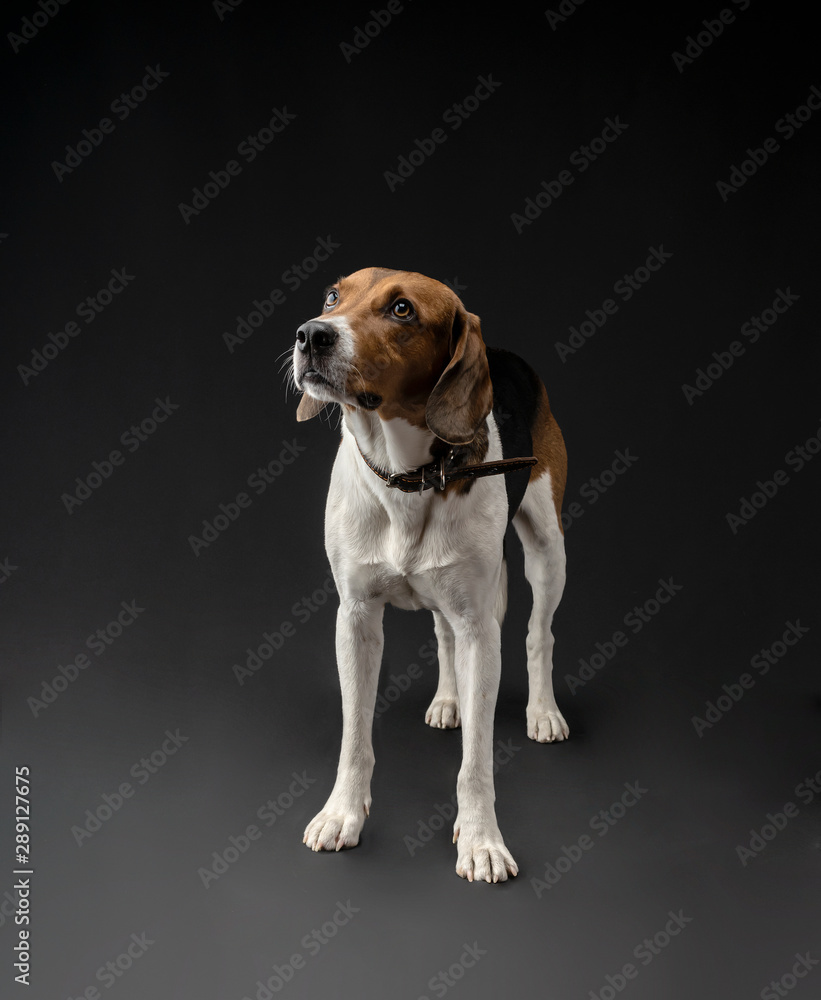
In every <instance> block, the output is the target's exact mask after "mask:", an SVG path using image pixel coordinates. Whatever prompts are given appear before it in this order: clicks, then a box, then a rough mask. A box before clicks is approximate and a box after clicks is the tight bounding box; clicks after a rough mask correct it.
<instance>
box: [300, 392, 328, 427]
mask: <svg viewBox="0 0 821 1000" xmlns="http://www.w3.org/2000/svg"><path fill="white" fill-rule="evenodd" d="M327 405H328V404H327V402H325V401H324V400H321V399H314V397H313V396H311V395H309V394H308V393H307V392H303V393H302V399H300V401H299V406H298V407H297V410H296V418H297V420H299V421H302V420H310V419H311V417H315V416H316V415H317V413H321V412H322V411H323V410H324V409H325V407H326V406H327Z"/></svg>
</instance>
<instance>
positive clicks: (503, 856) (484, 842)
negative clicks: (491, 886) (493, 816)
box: [453, 819, 519, 882]
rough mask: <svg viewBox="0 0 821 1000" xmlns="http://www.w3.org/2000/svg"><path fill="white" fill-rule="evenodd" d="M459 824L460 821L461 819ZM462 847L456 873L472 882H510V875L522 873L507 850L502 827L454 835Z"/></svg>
mask: <svg viewBox="0 0 821 1000" xmlns="http://www.w3.org/2000/svg"><path fill="white" fill-rule="evenodd" d="M457 823H458V819H457ZM453 839H454V842H457V843H458V845H459V854H458V857H457V859H456V874H457V875H459V876H461V878H466V879H467V880H468V882H481V881H484V882H506V881H507V879H508V876H516V875H518V874H519V866H518V865H517V864H516V862H515V861H514V860H513V858H512V856H511V854H510V851H508V849H507V848H506V847H505V842H504V841H503V840H502V835H501V833H499V830H498V828H493V827H481V828H476V829H474V830H472V831H471V830H468V829H467V828H465V829H462V830H460V829H459V827H458V826H457V827H456V828H455V829H454V833H453Z"/></svg>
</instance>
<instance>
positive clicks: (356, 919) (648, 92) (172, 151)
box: [0, 0, 821, 1000]
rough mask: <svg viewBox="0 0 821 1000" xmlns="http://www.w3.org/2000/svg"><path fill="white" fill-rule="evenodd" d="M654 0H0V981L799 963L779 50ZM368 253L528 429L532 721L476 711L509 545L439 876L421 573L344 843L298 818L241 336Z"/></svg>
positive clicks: (278, 624)
mask: <svg viewBox="0 0 821 1000" xmlns="http://www.w3.org/2000/svg"><path fill="white" fill-rule="evenodd" d="M12 6H14V7H15V9H12ZM683 7H684V5H680V6H679V7H677V8H676V9H675V10H674V11H664V10H663V9H662V5H654V6H652V7H648V8H642V7H636V6H634V5H630V7H629V9H628V8H626V7H625V6H623V5H615V4H613V5H605V4H601V3H599V4H596V3H593V2H590V3H586V4H583V5H580V6H578V7H574V6H573V5H572V4H571V3H569V2H568V0H564V2H563V3H562V4H561V5H559V4H554V5H553V7H552V10H548V11H546V10H545V8H543V7H536V6H530V5H519V6H511V7H507V8H504V9H493V10H492V12H491V13H488V12H487V11H486V12H485V13H482V12H481V11H479V10H478V9H467V8H465V9H464V10H462V9H451V8H449V7H447V6H445V5H440V6H438V7H436V8H432V7H429V6H426V5H423V4H417V3H410V2H405V3H402V4H399V3H397V2H396V0H394V2H393V3H392V4H391V6H390V9H387V8H385V7H382V6H381V5H379V6H377V7H376V8H375V10H376V14H374V13H373V12H372V11H371V8H370V7H368V6H367V5H364V6H362V7H361V8H360V7H347V8H339V7H337V8H334V10H332V11H329V10H324V9H323V10H320V9H317V8H315V7H314V6H309V5H302V6H300V7H296V8H293V9H290V8H281V7H276V8H274V7H273V5H271V6H266V5H264V4H262V3H259V2H254V0H246V2H244V3H239V4H238V5H236V6H233V5H230V4H227V3H226V4H216V5H212V4H210V3H207V2H202V3H199V4H196V5H194V4H191V5H186V6H178V5H166V6H151V5H145V4H138V3H119V4H109V5H102V4H96V5H95V4H88V3H86V4H83V3H81V2H80V0H73V2H71V3H66V4H64V5H61V4H59V3H58V0H53V2H52V0H44V2H43V3H41V4H39V5H36V4H35V3H34V2H33V0H32V2H30V3H28V4H22V5H8V6H7V7H6V9H5V12H4V15H3V30H4V33H6V35H7V38H6V40H5V51H4V53H3V55H2V64H3V69H4V71H5V72H6V74H7V81H8V82H7V85H6V87H5V88H4V90H3V98H2V100H3V119H4V123H5V146H4V154H3V160H2V170H3V185H2V186H3V194H4V208H3V211H2V217H1V218H0V229H2V231H3V232H2V237H0V239H2V246H1V247H0V252H2V268H3V279H4V292H3V342H2V343H3V362H2V368H1V369H0V380H2V400H3V404H4V421H3V424H4V431H5V434H4V439H5V443H4V451H3V481H4V490H3V520H2V524H3V534H2V547H0V559H2V560H4V561H3V563H2V568H0V577H2V584H0V608H2V616H3V629H2V654H3V668H2V669H3V681H4V685H3V714H2V752H3V763H2V771H0V774H2V783H0V816H2V823H1V824H0V955H2V958H0V980H2V983H3V992H4V995H10V996H16V995H18V994H19V995H21V996H26V995H27V996H33V997H38V998H44V1000H45V998H47V997H60V998H63V997H72V998H75V997H81V996H87V997H89V998H94V997H95V996H97V995H99V996H108V995H109V991H110V995H111V996H112V997H116V998H117V1000H126V998H131V997H134V998H145V997H152V998H153V997H161V998H178V997H189V996H190V997H198V998H202V1000H212V998H213V1000H218V998H219V1000H232V998H236V1000H240V998H243V997H248V998H258V1000H264V998H265V997H268V996H272V995H280V994H281V995H283V996H293V997H314V996H318V995H328V996H342V997H374V998H376V997H378V998H382V997H386V996H391V997H393V996H402V997H409V998H414V1000H415V998H417V997H432V996H444V995H445V994H446V993H449V992H450V991H453V996H465V997H468V996H469V997H475V998H484V997H496V996H499V995H501V994H502V993H510V994H512V995H524V994H525V992H526V991H527V993H528V994H530V995H534V994H535V995H540V996H549V997H557V998H562V1000H564V998H572V997H583V998H587V997H589V996H591V995H592V996H593V997H597V996H598V997H600V998H602V1000H608V998H612V997H615V996H616V995H621V994H622V993H624V995H625V996H630V997H635V998H636V1000H639V998H657V997H670V998H676V1000H677V998H689V997H692V996H695V995H698V996H704V997H711V998H712V997H716V998H719V997H721V998H724V997H734V998H735V997H738V998H743V997H758V996H759V995H760V996H762V997H767V996H775V995H782V994H781V993H779V992H777V990H782V991H784V990H792V989H793V988H794V989H795V992H794V994H792V993H791V995H795V996H796V997H809V996H812V995H817V991H818V988H819V986H818V984H819V982H821V971H818V969H816V968H815V967H814V966H813V964H812V963H813V962H814V961H815V957H816V956H817V955H818V950H817V949H818V948H819V939H818V922H817V913H816V914H815V916H814V915H813V905H812V904H813V899H814V894H817V888H818V882H817V874H818V865H817V857H818V847H819V843H821V841H819V823H818V814H817V805H818V794H817V792H816V789H818V788H819V785H818V784H817V783H815V779H814V778H813V776H816V775H818V770H819V767H821V758H819V749H818V742H817V732H818V730H817V725H818V712H819V694H818V682H817V679H816V675H815V673H814V670H813V668H814V666H815V663H816V662H817V655H818V630H819V625H818V616H817V589H818V588H817V586H815V584H816V580H817V550H816V548H815V544H814V543H815V541H816V536H817V531H816V526H815V525H816V517H815V516H814V515H816V512H817V486H818V473H819V470H820V469H821V458H815V457H814V456H815V455H816V454H817V452H818V449H819V431H820V430H821V428H819V421H820V420H821V414H820V413H819V410H818V405H817V403H818V394H817V388H816V386H817V379H818V368H817V365H818V351H817V346H816V343H817V322H816V317H817V295H818V291H817V273H818V254H817V232H818V221H817V214H816V213H817V208H818V182H817V178H818V157H817V153H818V148H819V145H818V137H819V129H821V111H819V107H821V96H819V94H821V74H819V72H818V65H817V60H813V58H812V54H813V46H812V30H811V28H810V25H809V23H808V22H806V21H802V17H803V15H802V14H801V13H800V10H799V5H790V4H780V5H777V6H771V7H770V8H767V7H766V6H765V5H763V4H758V3H755V4H744V3H729V2H728V4H727V7H726V11H727V13H725V14H723V15H722V10H721V8H720V7H719V5H718V4H714V5H710V4H704V5H702V4H691V5H688V6H687V8H686V9H683ZM389 15H390V17H389ZM380 22H381V23H380ZM813 30H814V29H813ZM365 42H367V44H364V43H365ZM676 53H678V55H676ZM816 87H817V88H819V89H813V88H816ZM455 105H458V106H461V110H459V108H458V107H454V106H455ZM788 115H791V116H793V117H792V118H787V116H788ZM457 126H458V127H457ZM437 129H438V130H439V131H438V132H437V131H436V130H437ZM84 130H85V131H84ZM254 144H256V147H257V148H255V145H254ZM411 168H412V169H411ZM370 265H380V266H387V267H395V268H407V269H412V270H417V271H421V272H423V273H426V274H429V275H431V276H433V277H437V278H439V279H441V280H446V281H448V282H449V283H450V284H451V285H452V286H453V287H454V288H456V289H457V290H458V291H459V294H460V295H461V296H462V298H463V300H464V302H465V303H466V305H467V307H468V308H469V309H470V310H471V311H473V312H476V313H478V314H479V315H480V316H481V318H482V324H483V332H484V336H485V339H486V341H487V342H488V343H490V344H495V345H499V346H505V347H507V348H509V349H512V350H514V351H517V352H518V353H521V354H522V355H524V356H525V357H527V358H528V360H529V361H530V362H531V363H532V364H533V365H534V366H535V367H536V368H537V369H538V370H539V371H540V373H541V375H542V376H543V378H544V380H545V382H546V384H547V387H548V391H549V393H550V397H551V401H552V405H553V408H554V411H555V413H556V415H557V417H558V420H559V423H560V425H561V426H562V429H563V432H564V435H565V438H566V441H567V446H568V451H569V456H570V479H569V483H568V490H567V494H566V497H565V511H566V512H567V513H566V516H565V522H566V524H567V525H568V527H567V532H566V542H567V550H568V585H567V589H566V592H565V597H564V601H563V603H562V605H561V607H560V609H559V612H558V614H557V617H556V623H555V633H556V688H557V697H558V699H559V702H560V705H561V706H562V708H563V710H564V712H565V715H566V717H567V719H568V721H569V724H570V726H571V730H572V733H571V738H570V740H569V741H568V742H567V743H564V744H561V745H555V746H543V745H537V744H535V743H532V742H530V741H529V740H527V738H526V735H525V731H524V704H525V698H526V671H525V655H524V635H525V630H526V622H527V617H528V614H529V593H528V590H527V586H526V584H525V583H524V581H523V579H522V577H521V557H520V555H519V554H518V553H517V550H516V546H515V545H511V546H510V547H509V548H510V552H511V600H510V611H509V615H508V619H507V621H506V625H505V632H504V668H503V679H502V690H501V695H500V702H499V707H498V710H497V717H496V733H495V739H496V740H497V741H499V751H498V761H499V768H498V774H497V809H498V813H499V817H500V824H501V827H502V830H503V833H504V834H505V837H506V841H507V844H508V846H509V847H510V849H511V851H512V853H513V855H514V857H515V858H516V860H517V862H518V863H519V866H520V869H521V874H520V876H519V878H518V879H516V880H513V881H511V882H509V883H507V884H505V885H503V886H493V887H491V886H487V885H485V884H475V885H468V884H467V883H466V882H464V881H462V880H461V879H459V878H457V876H456V875H455V874H454V871H453V868H454V864H455V859H456V854H455V848H454V847H453V846H452V845H451V844H450V834H449V829H448V828H449V821H448V818H447V817H449V816H450V813H451V804H450V803H451V796H452V794H453V792H454V790H455V776H456V772H457V770H458V766H459V756H460V736H459V733H458V732H441V731H433V730H430V729H428V728H427V727H426V726H425V725H424V722H423V714H424V710H425V707H426V705H427V703H428V701H429V700H430V698H431V696H432V693H433V690H434V689H435V684H436V674H435V663H434V664H432V663H431V660H432V655H431V649H432V647H431V645H430V640H431V637H432V627H431V625H432V623H431V621H430V618H429V616H427V615H410V614H408V613H405V612H399V611H393V610H389V612H388V613H386V645H385V656H384V664H383V674H382V679H381V684H380V692H381V699H382V700H381V701H380V705H381V707H382V711H381V712H380V714H379V717H378V719H377V721H376V724H375V733H374V743H375V749H376V755H377V767H376V772H375V777H374V789H373V799H374V805H373V809H372V815H371V818H370V819H369V821H368V822H367V824H366V826H365V830H364V834H363V838H362V842H361V844H360V846H359V847H358V848H357V849H356V850H353V851H345V852H342V853H341V854H337V855H319V854H313V853H310V852H309V851H308V850H307V849H306V848H305V847H304V846H303V845H302V843H301V838H302V831H303V829H304V827H305V824H306V823H307V821H308V820H309V819H310V818H311V817H312V816H313V814H314V813H315V812H316V811H317V810H318V809H319V808H320V806H321V805H322V803H323V802H324V800H325V797H326V795H327V793H328V791H329V789H330V787H331V784H332V781H333V774H334V768H335V764H336V754H337V750H338V741H339V732H340V711H339V694H338V683H337V680H336V669H335V664H334V655H333V620H334V610H333V608H334V603H335V600H334V595H333V594H332V593H330V594H329V591H330V590H331V589H332V588H331V587H330V586H329V585H328V566H327V560H326V558H325V554H324V548H323V539H322V518H323V505H324V496H325V492H326V489H327V483H328V478H329V473H330V466H331V463H332V460H333V456H334V452H335V449H336V443H337V436H338V435H337V431H336V430H335V429H334V424H333V422H331V423H329V422H328V421H326V420H322V421H320V420H316V421H314V422H312V423H310V424H300V425H297V423H296V421H295V410H296V399H295V397H294V396H293V395H291V394H289V393H288V392H287V389H286V384H285V381H284V373H283V372H281V371H280V367H279V366H280V355H281V352H283V351H284V352H286V353H287V351H288V350H289V348H290V346H291V344H292V342H293V336H294V331H295V329H296V327H297V325H298V324H299V323H301V322H302V321H304V320H305V319H307V318H309V317H310V316H313V315H315V314H316V313H317V312H318V310H319V306H320V303H321V295H322V290H323V288H324V286H325V285H326V284H327V283H328V282H330V281H333V280H335V279H336V277H337V276H339V275H340V274H345V273H349V272H351V271H354V270H357V269H359V268H360V267H364V266H370ZM628 279H629V280H628ZM631 282H632V287H631ZM607 300H610V304H609V305H608V304H607ZM243 324H247V325H243ZM584 324H586V325H584ZM243 334H244V335H243ZM285 356H286V355H283V357H285ZM796 448H800V449H801V450H800V451H796ZM112 453H113V454H112ZM95 463H96V464H95ZM258 470H262V472H259V471H258ZM78 480H79V481H78ZM243 492H245V493H246V494H247V495H248V499H249V502H248V505H247V506H245V507H241V506H240V505H239V504H237V503H236V497H237V494H239V493H243ZM221 505H222V506H221ZM232 505H236V506H232ZM728 515H729V516H728ZM204 522H208V525H206V524H205V523H204ZM209 525H210V527H209ZM197 539H199V541H197ZM665 583H666V589H665V587H664V586H663V585H664V584H665ZM657 595H658V596H657ZM616 633H621V637H620V638H619V637H618V636H616V635H615V634H616ZM266 634H267V635H266ZM762 651H764V652H763V653H762ZM16 768H28V769H29V773H28V775H27V780H29V781H30V794H29V796H24V798H30V799H31V812H30V817H28V818H26V817H25V815H24V814H23V812H22V811H21V816H22V826H21V827H20V828H19V829H20V830H21V832H20V834H19V836H20V837H21V843H22V846H26V845H25V837H26V836H27V830H28V828H29V827H30V836H31V841H30V847H31V854H30V858H29V862H30V866H31V868H33V870H34V874H33V875H19V876H18V875H15V874H14V873H15V871H16V870H18V867H19V866H20V865H23V868H26V865H25V864H24V862H23V860H22V858H23V856H22V855H20V858H21V860H19V861H16V860H15V850H14V838H15V836H17V834H16V832H15V828H14V825H13V815H14V805H15V799H14V795H15V769H16ZM806 779H811V783H810V784H807V783H806ZM626 785H627V786H630V789H632V791H630V789H626V788H625V786H626ZM24 790H25V789H24V788H23V791H24ZM269 801H270V802H272V803H273V805H268V803H269ZM22 805H23V806H24V807H25V803H22ZM249 826H250V827H252V829H251V830H250V831H249V830H248V828H249ZM26 878H29V879H30V880H31V881H30V884H29V886H28V887H26V886H25V879H26ZM20 879H22V880H23V882H22V883H21V882H19V881H18V880H20ZM21 885H22V888H20V887H19V886H21ZM15 886H18V888H15ZM671 913H672V914H674V915H676V916H675V919H674V918H673V917H672V916H671V915H670V914H671ZM17 914H19V916H16V915H17ZM26 917H29V918H30V923H28V924H26V923H25V922H20V923H18V922H17V921H24V919H25V918H26ZM323 927H324V931H323ZM21 930H22V931H25V930H29V931H30V938H29V942H30V965H31V970H30V982H31V986H30V987H28V989H27V988H26V987H25V986H23V985H19V984H17V983H15V981H14V976H15V974H19V972H20V970H19V969H15V968H14V965H13V963H14V961H15V957H16V956H19V954H20V951H17V952H15V951H14V947H15V945H19V944H20V942H21V939H20V936H19V935H20V931H21ZM314 931H316V934H314ZM23 943H24V944H25V939H23ZM814 949H815V950H814ZM808 953H809V955H810V958H809V959H807V958H806V955H807V954H808ZM798 955H804V956H805V958H804V959H803V960H801V959H799V958H797V957H796V956H798ZM802 963H803V964H802ZM771 982H774V983H775V984H776V986H775V987H773V986H768V984H770V983H771ZM774 990H775V992H773V991H774ZM768 991H769V992H768Z"/></svg>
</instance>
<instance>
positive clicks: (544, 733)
mask: <svg viewBox="0 0 821 1000" xmlns="http://www.w3.org/2000/svg"><path fill="white" fill-rule="evenodd" d="M527 735H528V736H529V737H530V739H532V740H536V742H537V743H558V742H559V741H560V740H566V739H568V738H569V737H570V727H569V726H568V725H567V723H566V722H565V721H564V716H563V715H562V713H561V712H560V711H559V710H558V708H557V709H555V710H552V711H551V710H548V711H546V712H530V711H528V713H527Z"/></svg>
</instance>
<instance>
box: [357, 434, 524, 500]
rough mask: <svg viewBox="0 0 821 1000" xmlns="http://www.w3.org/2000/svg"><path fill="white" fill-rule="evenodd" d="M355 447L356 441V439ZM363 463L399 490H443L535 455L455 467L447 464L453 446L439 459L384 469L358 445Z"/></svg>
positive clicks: (512, 466)
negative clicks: (401, 469) (402, 468)
mask: <svg viewBox="0 0 821 1000" xmlns="http://www.w3.org/2000/svg"><path fill="white" fill-rule="evenodd" d="M356 446H357V448H359V442H358V441H357V445H356ZM359 454H360V455H361V456H362V458H363V460H364V462H365V465H367V466H368V468H369V469H370V470H371V472H373V473H375V474H376V475H377V476H379V478H380V479H381V480H383V481H384V483H385V485H386V486H388V487H393V488H394V489H397V490H402V492H403V493H421V492H422V491H423V490H440V491H442V490H444V489H445V487H446V486H447V485H448V483H453V482H457V481H459V480H461V479H478V478H479V477H481V476H498V475H500V474H501V473H504V472H515V471H516V470H517V469H525V468H527V466H529V465H535V464H536V463H537V462H538V459H537V458H536V457H535V455H531V456H529V457H528V458H501V459H499V461H498V462H478V463H475V464H473V465H458V466H455V467H454V468H451V469H448V468H446V465H447V461H448V459H450V458H451V457H452V456H453V449H451V452H450V455H448V456H447V458H446V457H445V456H444V455H443V456H442V457H441V458H439V459H434V460H433V461H432V462H428V463H427V465H420V466H419V467H418V468H416V469H413V470H412V471H411V472H385V470H384V469H380V468H379V466H377V465H374V464H373V462H371V460H370V459H369V458H368V456H367V455H366V454H365V453H364V452H363V451H362V449H361V448H359Z"/></svg>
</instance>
